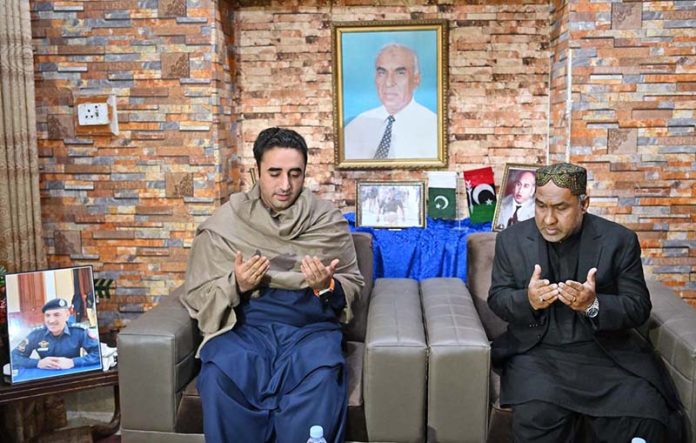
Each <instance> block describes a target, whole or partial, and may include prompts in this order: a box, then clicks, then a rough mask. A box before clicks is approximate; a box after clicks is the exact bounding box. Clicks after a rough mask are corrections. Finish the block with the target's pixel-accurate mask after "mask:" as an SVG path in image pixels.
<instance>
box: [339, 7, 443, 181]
mask: <svg viewBox="0 0 696 443" xmlns="http://www.w3.org/2000/svg"><path fill="white" fill-rule="evenodd" d="M332 40H333V86H334V95H333V97H334V128H335V148H336V151H335V158H336V166H337V167H338V168H345V169H361V168H390V169H393V168H437V167H443V166H447V133H446V128H447V103H446V98H447V74H446V69H447V41H448V37H447V21H446V20H411V21H407V22H406V21H404V22H400V21H381V22H347V23H334V24H333V26H332Z"/></svg>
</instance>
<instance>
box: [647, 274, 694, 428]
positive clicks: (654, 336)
mask: <svg viewBox="0 0 696 443" xmlns="http://www.w3.org/2000/svg"><path fill="white" fill-rule="evenodd" d="M647 283H648V289H649V290H650V300H651V302H652V305H653V309H652V312H651V313H650V320H648V336H649V338H650V341H651V342H652V344H653V346H654V347H655V349H656V350H657V352H658V353H659V354H660V356H661V357H662V361H664V363H665V365H666V366H667V370H668V371H669V373H670V375H671V377H672V380H674V384H675V385H676V388H677V392H678V394H679V398H680V399H681V401H682V403H683V404H684V409H685V411H686V414H687V415H688V417H689V422H690V426H691V435H692V437H693V438H694V439H696V309H694V308H693V307H692V306H689V304H688V303H686V302H685V301H684V300H682V299H681V298H679V297H677V296H676V295H675V294H674V293H673V291H672V290H671V289H669V288H668V287H666V286H664V285H662V284H660V283H659V282H656V281H648V282H647ZM693 441H696V440H693Z"/></svg>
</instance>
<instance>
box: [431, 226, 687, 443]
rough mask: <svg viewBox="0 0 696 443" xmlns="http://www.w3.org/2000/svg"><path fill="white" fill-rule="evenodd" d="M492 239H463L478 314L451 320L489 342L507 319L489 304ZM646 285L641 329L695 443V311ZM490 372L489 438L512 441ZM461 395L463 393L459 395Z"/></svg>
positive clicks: (479, 236)
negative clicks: (647, 306) (647, 303)
mask: <svg viewBox="0 0 696 443" xmlns="http://www.w3.org/2000/svg"><path fill="white" fill-rule="evenodd" d="M495 238H496V233H492V232H487V233H477V234H472V235H470V236H469V237H468V238H467V288H468V290H469V292H470V293H471V296H472V298H473V302H474V304H475V306H476V310H477V311H478V318H471V316H469V315H466V316H459V317H456V318H454V320H455V322H454V325H453V327H456V328H458V329H460V330H466V331H467V333H468V334H469V335H470V336H476V334H477V333H481V334H485V335H486V336H487V338H488V340H493V338H495V337H497V336H498V335H499V334H501V333H502V332H504V331H505V328H506V323H505V322H504V321H503V320H501V319H500V318H498V317H497V316H496V315H495V314H494V313H493V312H492V311H491V310H490V308H489V307H488V304H487V299H488V289H489V287H490V285H491V267H492V264H493V255H494V252H495ZM648 289H649V290H650V300H651V301H652V305H653V309H652V312H651V314H650V319H649V320H648V321H647V322H646V324H645V325H643V326H642V327H641V328H640V332H641V333H642V334H643V335H644V336H645V337H646V338H647V339H648V340H650V342H652V344H653V346H654V347H655V349H656V350H657V352H658V353H659V354H660V356H661V357H662V360H663V361H664V363H665V365H666V366H667V368H668V370H669V372H670V375H671V376H672V379H673V380H674V382H675V385H676V387H677V391H678V392H679V396H680V398H681V400H682V402H683V403H684V407H685V409H686V413H687V416H688V418H689V428H690V432H691V441H692V442H694V443H696V309H694V308H693V307H691V306H689V305H688V304H687V303H686V302H684V301H683V300H682V299H680V298H679V297H676V296H675V295H674V293H673V292H672V291H671V290H670V289H669V288H667V287H666V286H663V285H661V284H660V283H658V282H656V281H648ZM427 318H428V315H427V311H426V320H427ZM490 374H491V378H490V381H491V382H490V392H489V396H488V398H489V402H490V418H489V426H488V430H489V433H488V437H487V440H488V442H508V441H512V436H511V424H512V422H511V414H510V411H509V410H508V409H504V408H501V407H500V404H499V402H498V398H499V397H498V395H499V392H500V390H499V386H500V384H499V379H498V377H497V375H496V374H495V373H494V372H490ZM465 394H466V393H465V392H464V391H462V392H461V393H460V395H465ZM451 395H453V396H454V395H456V394H455V393H451ZM481 441H482V440H481Z"/></svg>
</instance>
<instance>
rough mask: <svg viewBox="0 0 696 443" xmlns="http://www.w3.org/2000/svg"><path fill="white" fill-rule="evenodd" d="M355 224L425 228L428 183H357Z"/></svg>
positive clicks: (391, 227) (379, 226) (376, 226)
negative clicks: (426, 185) (426, 187)
mask: <svg viewBox="0 0 696 443" xmlns="http://www.w3.org/2000/svg"><path fill="white" fill-rule="evenodd" d="M355 195H356V203H355V225H356V226H367V227H372V228H387V229H402V228H424V227H425V182H423V181H368V180H364V181H363V180H361V181H358V183H357V189H356V194H355Z"/></svg>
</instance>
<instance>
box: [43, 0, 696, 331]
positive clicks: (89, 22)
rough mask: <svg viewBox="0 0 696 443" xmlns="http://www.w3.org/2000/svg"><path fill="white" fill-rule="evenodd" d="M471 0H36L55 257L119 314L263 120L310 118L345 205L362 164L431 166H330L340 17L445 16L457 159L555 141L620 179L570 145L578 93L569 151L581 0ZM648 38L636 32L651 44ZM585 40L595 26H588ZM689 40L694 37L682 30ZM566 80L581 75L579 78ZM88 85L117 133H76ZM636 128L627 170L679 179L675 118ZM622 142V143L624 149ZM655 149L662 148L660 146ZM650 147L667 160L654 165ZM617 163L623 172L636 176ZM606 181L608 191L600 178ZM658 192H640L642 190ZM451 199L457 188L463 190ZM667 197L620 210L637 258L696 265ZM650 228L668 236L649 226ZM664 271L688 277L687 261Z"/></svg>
mask: <svg viewBox="0 0 696 443" xmlns="http://www.w3.org/2000/svg"><path fill="white" fill-rule="evenodd" d="M435 3H439V4H435ZM466 3H468V4H466V5H464V4H460V2H452V1H449V2H445V1H443V2H432V1H425V0H424V1H409V2H403V1H399V2H396V1H394V2H379V4H380V6H379V7H374V6H370V4H374V2H368V1H348V0H346V1H333V2H330V1H314V2H311V1H309V2H307V1H303V2H297V1H292V2H290V1H284V2H279V1H273V2H271V1H238V2H227V1H218V2H214V1H212V0H211V1H205V0H200V1H198V0H188V1H185V0H159V2H157V1H156V0H139V1H136V0H126V1H89V2H88V1H74V2H57V1H38V0H37V1H32V18H33V22H32V25H33V29H34V31H33V32H34V44H35V71H36V85H37V92H38V93H37V114H38V115H37V119H38V126H39V128H38V129H39V148H40V153H41V154H40V155H41V159H40V161H41V168H42V180H41V186H42V204H43V207H42V211H43V219H44V230H45V241H46V244H47V246H48V251H49V260H50V262H51V264H52V265H68V264H72V263H88V264H92V265H94V266H95V270H96V271H97V275H98V276H101V277H110V278H115V279H116V280H117V291H116V296H115V297H114V298H112V299H111V300H110V301H106V302H104V303H103V304H102V305H100V309H101V312H102V314H101V316H103V319H102V320H104V319H105V320H106V323H108V324H116V326H118V323H120V322H122V321H127V320H128V319H129V318H131V317H132V316H133V315H137V312H138V311H142V310H143V309H146V308H147V307H148V306H150V305H151V304H152V303H153V302H156V300H157V297H159V296H160V295H164V294H167V293H168V292H169V291H170V290H171V289H172V288H173V287H176V286H177V285H178V284H180V283H181V281H182V278H183V271H184V269H185V266H186V256H187V253H188V248H189V247H190V242H191V239H192V236H193V232H194V229H195V227H196V226H197V225H198V224H199V223H200V222H201V221H202V220H203V219H205V218H206V217H207V216H208V215H209V214H210V213H211V212H212V211H213V210H214V208H215V207H217V206H218V205H219V204H220V203H221V202H222V201H224V200H225V198H226V197H227V196H228V195H229V193H231V192H235V191H238V190H240V189H248V187H249V180H248V177H249V176H248V170H249V168H251V167H253V166H254V162H253V156H252V152H251V144H252V142H253V140H254V138H255V136H256V134H257V133H258V131H259V130H260V129H262V128H264V127H266V126H269V125H284V126H292V127H295V128H297V129H298V130H299V131H300V132H301V133H302V134H304V135H305V136H306V138H307V140H308V143H309V146H310V150H311V153H310V155H311V157H310V162H309V163H310V164H309V167H308V177H309V179H308V186H309V187H310V188H312V189H313V190H315V191H316V192H318V193H319V194H320V195H322V196H323V197H324V198H328V199H332V200H333V201H335V202H336V204H337V205H338V206H340V207H341V208H343V209H344V210H352V209H353V207H354V206H353V205H354V202H355V181H356V180H359V179H423V178H425V177H426V174H425V172H423V171H418V170H398V171H389V170H372V171H365V170H362V171H345V170H336V169H335V168H334V166H333V158H334V150H333V149H334V148H333V128H332V115H333V102H332V97H331V96H332V74H331V30H330V29H331V26H330V25H331V23H332V22H334V21H355V20H409V19H421V18H424V19H428V18H437V19H446V20H448V21H449V24H450V39H449V44H450V51H449V59H450V65H449V97H448V98H449V112H448V117H449V127H448V136H449V169H450V170H455V171H458V172H461V171H463V170H467V169H473V168H476V167H480V166H482V165H488V164H490V165H492V166H493V167H494V169H495V173H496V179H497V180H498V181H499V180H500V179H501V177H502V172H503V168H504V164H505V163H506V162H522V163H535V162H544V161H546V157H547V152H548V154H549V155H550V157H551V158H552V159H557V158H559V159H562V158H564V157H565V156H566V155H571V159H572V160H574V161H579V162H583V163H585V164H586V165H587V166H588V168H590V170H591V172H592V174H593V178H595V179H598V180H601V181H602V183H603V184H604V183H610V184H611V185H612V186H613V189H617V186H616V183H617V180H616V179H614V178H613V177H619V176H621V177H623V175H621V174H626V173H628V174H630V173H631V172H633V173H635V172H636V171H630V170H629V168H630V164H631V162H630V161H628V160H629V159H628V158H626V157H622V158H624V160H622V162H620V164H621V166H620V168H619V169H616V165H615V164H614V165H610V164H609V162H608V161H607V158H608V157H607V149H608V148H607V147H604V152H601V150H599V149H598V148H596V147H594V146H590V149H589V152H585V151H586V150H583V151H582V152H578V150H580V149H581V148H579V147H575V146H576V145H577V146H581V144H579V141H580V140H581V136H582V134H583V132H582V131H580V130H579V129H577V128H579V127H580V123H582V122H586V121H587V117H589V115H586V116H583V115H582V114H581V112H582V111H581V110H580V109H578V108H575V107H574V111H573V114H572V117H573V122H572V130H573V134H572V137H571V140H572V141H573V146H574V148H573V151H572V152H570V153H568V152H566V141H567V140H566V139H567V130H568V127H567V124H568V122H567V121H565V117H564V116H565V109H563V106H565V87H566V84H565V74H566V73H565V71H564V70H565V69H566V63H565V57H566V56H567V54H564V51H566V52H567V48H568V47H569V45H571V46H572V45H578V44H579V42H582V41H584V40H583V39H584V37H582V38H580V37H579V34H578V32H580V31H578V30H577V29H576V28H577V26H578V25H577V24H574V23H573V22H572V20H577V19H578V17H577V16H576V15H575V13H576V12H577V10H576V9H575V8H576V7H580V5H582V4H580V5H576V4H574V6H573V8H570V7H569V6H563V5H556V4H554V5H552V6H550V5H547V4H545V2H518V3H517V4H509V3H513V2H495V3H496V4H488V5H484V4H473V3H477V2H466ZM500 3H505V4H500ZM554 3H555V2H554ZM300 5H301V6H300ZM390 5H391V6H390ZM600 6H601V4H598V5H596V6H595V7H596V8H598V9H599V8H600ZM597 17H598V18H597V20H598V22H597V23H601V22H602V21H603V20H604V21H606V14H603V15H602V14H599V15H598V16H597ZM583 23H584V22H583ZM583 26H587V25H583ZM569 29H570V31H569ZM656 30H657V29H656ZM656 30H654V31H656ZM659 31H660V32H664V30H663V29H662V28H659ZM683 31H684V30H683V29H682V30H681V31H679V30H678V29H673V30H672V31H671V32H674V33H675V35H676V34H679V33H680V32H681V34H679V35H682V37H680V39H678V40H681V39H685V38H686V37H685V36H684V35H683V34H684V32H683ZM614 32H616V31H614ZM625 32H627V31H621V33H625ZM632 32H633V33H637V31H632ZM569 33H570V34H569ZM621 33H619V34H618V35H625V34H621ZM626 38H629V37H626ZM633 38H634V37H633ZM674 38H675V39H676V38H677V37H676V36H675V37H674ZM655 40H656V39H655V38H654V37H645V44H646V45H651V44H654V43H653V42H654V41H655ZM590 43H592V41H591V40H590V39H588V42H585V44H590ZM597 43H598V42H594V44H597ZM624 43H625V42H624ZM658 46H659V45H658ZM690 48H691V50H692V51H693V44H692V45H691V47H690ZM682 49H683V50H685V51H687V48H682ZM663 50H667V46H664V47H663ZM600 54H602V53H601V52H600ZM692 54H693V52H692ZM552 56H553V58H551V57H552ZM594 57H595V58H596V57H600V56H598V55H596V53H595V56H594ZM601 57H604V55H603V54H602V55H601ZM613 57H619V58H630V57H633V56H631V55H625V56H620V55H615V56H613ZM691 57H693V55H691ZM576 59H577V57H576ZM602 60H603V59H602V58H599V59H596V60H594V61H593V63H596V67H595V68H593V69H597V67H599V66H604V63H603V61H602ZM633 62H635V60H634V61H633ZM592 66H595V65H594V64H593V65H592ZM604 67H605V66H604ZM672 67H673V68H675V69H676V66H672ZM687 67H688V64H684V65H682V66H681V67H680V68H679V70H680V71H681V72H684V71H686V70H687ZM550 71H551V72H550ZM573 73H574V75H575V74H576V71H575V68H574V71H573ZM602 75H603V74H602ZM685 75H686V74H685ZM549 77H551V88H550V89H549ZM587 80H588V81H589V80H591V79H590V78H589V77H588V78H587ZM613 81H615V80H613ZM664 81H665V82H669V80H664ZM691 82H693V80H692V81H691ZM600 83H601V84H605V83H606V82H605V83H602V82H600ZM609 84H610V85H612V84H613V83H611V82H609ZM573 86H574V88H579V87H580V86H578V83H577V79H574V83H573ZM691 86H693V85H692V84H691V83H689V82H685V83H684V84H683V85H682V86H681V87H682V88H684V89H683V91H686V90H689V88H691ZM666 87H667V86H662V88H666ZM88 88H93V89H95V90H98V91H99V92H104V91H109V92H114V93H115V94H116V95H117V97H118V106H119V113H120V114H119V121H120V126H121V134H120V135H119V136H116V137H109V136H90V137H85V136H79V137H78V136H75V130H74V126H73V118H72V113H73V107H72V100H73V95H74V93H75V92H76V91H79V90H82V89H88ZM691 89H693V88H691ZM549 91H551V94H550V96H549ZM578 96H584V97H585V101H586V102H592V101H593V100H592V97H593V96H592V97H590V96H589V95H587V93H585V92H583V93H582V94H581V93H580V91H579V90H577V91H576V90H575V89H574V98H577V97H578ZM677 96H680V97H682V99H683V98H684V97H683V94H677ZM550 100H551V102H552V103H549V101H550ZM661 100H663V99H661ZM670 100H673V99H670ZM674 103H677V102H676V101H674ZM679 103H680V105H679V106H681V105H683V104H686V103H688V102H687V101H682V100H680V101H679ZM575 106H577V104H576V105H575ZM687 106H688V105H687ZM692 107H693V106H692ZM639 108H640V107H639V106H637V108H636V109H637V110H638V111H643V112H645V111H644V110H643V108H640V109H639ZM549 109H550V111H551V112H549ZM651 109H652V108H648V109H647V111H648V112H650V111H651ZM658 110H660V111H663V112H664V109H663V108H658ZM599 115H602V114H601V112H600V114H599ZM640 115H641V114H640V113H639V114H635V115H632V118H633V119H636V118H639V117H640ZM643 116H644V117H643V118H645V119H647V120H645V122H652V121H653V120H649V118H652V117H650V114H643ZM660 118H664V116H662V117H660ZM674 118H682V119H683V118H684V117H683V114H680V116H675V117H674ZM689 118H691V116H689ZM576 120H577V121H576ZM578 121H579V122H580V123H578ZM631 121H635V120H631ZM549 123H550V124H549ZM605 123H606V122H603V121H602V122H592V124H605ZM668 126H669V125H668ZM591 129H592V130H597V128H591ZM609 129H610V128H608V127H606V128H604V129H603V130H604V137H605V139H607V138H611V137H609V136H608V130H609ZM615 129H624V128H623V127H617V128H615ZM626 129H628V128H626ZM635 129H636V130H640V131H643V132H642V133H640V134H636V135H635V137H633V136H632V135H631V134H628V137H627V140H629V142H630V141H631V140H634V138H635V141H636V144H637V145H640V146H643V145H650V146H651V149H652V148H654V147H655V146H654V143H655V141H656V140H660V141H659V142H658V143H661V144H662V147H663V149H662V151H665V152H662V151H661V150H660V148H656V150H655V151H654V152H653V151H652V150H651V151H650V154H651V156H650V158H643V157H642V156H641V155H638V157H630V154H622V153H614V154H613V155H624V156H629V157H630V160H633V159H634V158H636V159H637V160H638V161H639V162H641V163H640V164H639V166H638V167H637V168H639V169H638V170H640V171H646V173H647V172H648V171H649V173H651V174H658V175H659V174H663V175H662V176H660V179H659V180H660V181H651V182H650V189H651V190H653V191H654V190H656V189H661V190H662V192H665V191H666V192H667V193H668V195H669V193H670V192H682V193H684V192H685V191H684V189H686V188H684V186H685V184H684V183H687V182H688V180H687V179H688V178H689V177H686V176H687V175H688V174H689V172H688V171H689V170H693V151H692V154H691V157H692V163H691V166H684V165H682V166H679V164H677V162H674V161H673V160H672V159H674V158H679V157H684V156H685V155H684V153H680V152H676V153H675V152H674V150H675V149H682V150H686V149H687V148H685V147H684V145H686V144H687V139H688V137H689V135H687V134H684V135H681V136H679V137H684V138H683V139H682V143H683V144H681V145H680V144H677V145H678V146H677V147H676V148H675V146H674V145H675V143H668V142H667V141H666V140H667V138H668V137H671V136H670V135H666V134H665V133H654V132H652V131H653V129H648V126H646V125H643V126H641V128H640V129H639V128H635ZM663 129H665V130H666V129H667V128H663ZM587 130H588V129H584V130H583V131H587ZM682 131H684V132H688V130H687V129H682ZM669 132H670V131H669V130H667V133H669ZM622 134H623V133H622V132H617V133H616V134H615V135H614V136H613V137H614V138H612V140H621V139H622V137H618V136H621V135H622ZM692 136H693V124H691V137H692ZM678 140H679V138H678V137H677V138H674V139H670V141H673V142H677V141H678ZM549 142H550V147H549V150H548V151H547V143H549ZM616 143H618V142H616ZM623 146H624V145H623V144H621V148H620V149H626V148H625V147H623ZM583 149H584V148H583ZM595 150H596V151H598V152H594V151H595ZM687 154H688V153H687ZM633 155H634V156H635V155H636V153H635V152H634V153H633ZM658 155H659V156H661V157H662V158H666V157H668V158H669V159H670V160H668V161H665V162H664V163H660V162H659V161H658V160H656V159H655V157H656V156H658ZM604 162H606V163H604ZM612 163H614V162H612ZM682 163H683V161H682ZM661 165H664V166H665V167H667V172H664V173H663V172H660V170H659V168H658V167H657V166H661ZM670 168H671V169H670ZM680 171H681V172H680ZM684 171H686V172H684ZM602 174H604V175H602ZM680 174H681V175H680ZM691 174H693V173H692V172H691ZM600 175H601V177H600ZM622 180H629V182H630V180H631V177H630V175H629V176H627V177H626V178H622ZM593 183H594V182H593ZM625 183H626V182H624V187H626V185H625ZM659 183H662V186H663V187H662V188H660V187H659V186H658V184H659ZM675 183H676V184H675ZM688 183H689V185H688V189H689V192H690V194H689V195H682V194H679V196H680V197H681V199H677V200H673V201H672V203H671V204H667V203H660V205H658V206H652V205H650V206H649V205H647V204H646V205H645V209H643V210H642V211H643V212H642V213H641V214H640V217H647V216H648V215H649V214H648V213H647V212H645V211H646V209H647V208H655V207H657V208H665V207H667V208H668V209H669V210H670V211H675V214H677V213H679V214H680V215H681V216H682V219H688V216H689V214H692V215H691V219H690V223H691V224H692V225H691V226H693V202H694V199H693V197H694V195H693V194H694V189H695V188H694V185H693V180H691V182H688ZM598 186H599V185H594V184H593V195H596V196H599V197H606V198H607V199H611V198H615V199H616V200H617V202H618V201H619V200H620V199H623V198H624V197H623V196H622V197H620V198H619V197H618V196H616V195H615V194H614V195H613V196H612V195H601V194H599V195H598V193H599V192H600V191H602V190H600V189H595V188H598ZM612 186H607V187H606V189H605V190H604V192H606V193H607V194H609V193H610V191H609V188H612ZM655 186H658V187H657V188H656V187H655ZM680 190H681V191H680ZM641 192H646V191H641ZM662 195H664V194H661V196H662ZM661 196H653V195H652V194H648V195H642V196H640V200H645V199H646V198H652V199H653V200H651V201H654V199H656V198H661ZM674 196H677V195H674ZM662 198H664V197H662ZM607 199H605V200H601V199H600V200H599V202H598V205H597V206H598V207H597V212H602V213H603V214H606V215H607V216H609V217H610V218H615V217H620V216H623V215H625V213H626V212H627V213H628V214H630V213H631V210H632V209H634V208H632V204H628V205H626V204H622V205H613V206H612V205H610V204H608V201H609V200H607ZM459 203H460V206H462V207H464V206H465V205H466V204H465V201H463V200H462V201H460V202H459ZM639 203H640V202H638V201H636V202H635V205H636V206H639ZM655 204H657V203H653V205H655ZM670 205H671V206H670ZM619 207H622V208H623V211H624V212H623V213H621V212H620V211H618V210H617V209H618V208H619ZM689 209H691V212H689ZM662 210H663V209H660V211H662ZM462 215H466V214H465V213H463V214H462ZM637 215H638V214H637ZM663 215H664V214H662V213H660V216H661V217H660V221H659V222H657V221H652V222H651V221H647V220H640V221H638V222H637V223H636V222H634V221H631V220H621V219H620V218H617V220H618V221H621V222H624V223H626V222H627V223H633V224H632V225H630V226H631V227H633V228H640V229H639V231H640V232H641V239H642V241H643V242H644V243H643V246H644V248H646V254H647V255H646V260H647V263H646V264H648V265H652V264H654V263H655V261H656V260H658V259H660V260H662V259H668V260H669V259H672V260H674V259H679V258H680V257H681V258H682V259H683V258H684V257H687V258H688V257H689V254H691V265H690V266H691V268H692V269H691V270H692V271H693V249H694V248H693V242H694V238H693V232H691V233H689V231H688V229H687V228H686V227H684V228H683V229H681V231H679V232H681V233H682V236H681V237H668V236H667V234H669V233H670V232H673V231H670V230H669V229H672V228H671V227H670V226H671V223H668V222H667V220H664V219H662V216H663ZM682 219H679V220H682ZM680 223H682V224H683V223H684V222H683V221H682V222H680ZM687 223H688V222H687ZM654 225H655V226H663V227H665V229H663V230H660V229H654V228H653V226H654ZM691 231H693V228H692V229H691ZM674 232H676V231H674ZM660 233H662V234H664V237H665V238H663V239H657V238H655V239H654V241H655V243H654V244H651V243H646V242H649V241H653V237H654V236H656V235H658V234H660ZM668 240H669V241H671V242H668ZM679 242H681V243H679ZM689 242H691V243H689ZM677 243H679V244H678V245H677ZM668 251H669V252H668ZM670 254H671V255H670ZM674 254H681V255H676V256H675V255H674ZM661 266H671V265H667V264H664V265H661ZM682 266H685V265H682ZM661 275H662V277H663V278H664V279H666V280H670V281H675V282H682V284H684V283H685V282H684V277H683V275H684V274H681V273H675V274H674V275H672V274H670V273H668V272H663V273H662V274H661ZM686 275H688V274H686ZM691 275H692V276H693V272H692V274H691ZM687 278H688V277H687ZM692 279H693V277H692ZM691 284H693V282H692V283H691ZM685 295H688V294H685Z"/></svg>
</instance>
